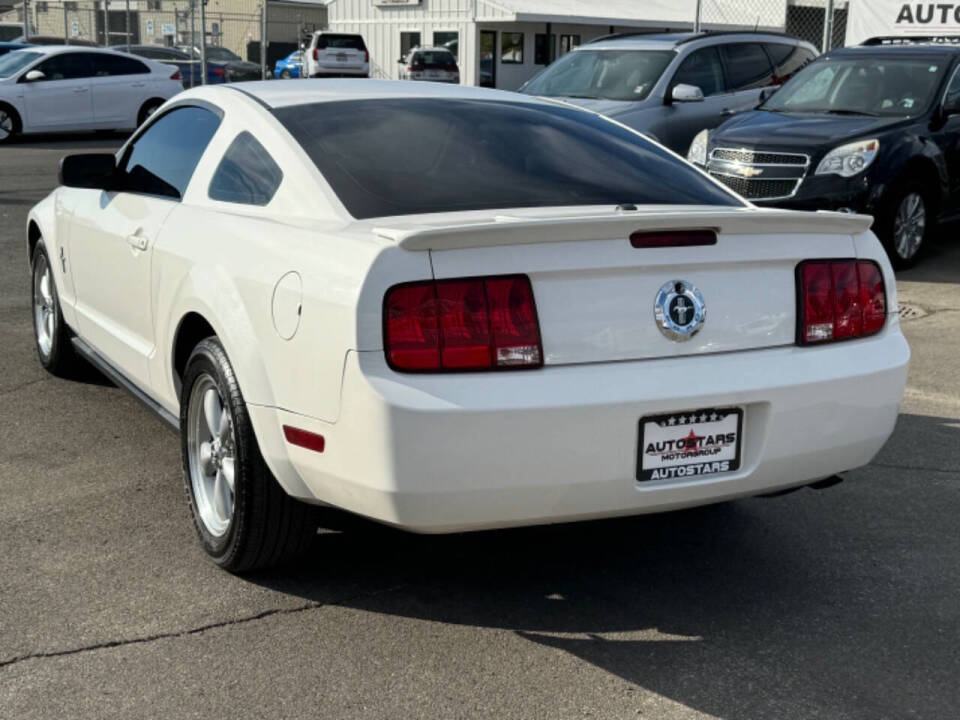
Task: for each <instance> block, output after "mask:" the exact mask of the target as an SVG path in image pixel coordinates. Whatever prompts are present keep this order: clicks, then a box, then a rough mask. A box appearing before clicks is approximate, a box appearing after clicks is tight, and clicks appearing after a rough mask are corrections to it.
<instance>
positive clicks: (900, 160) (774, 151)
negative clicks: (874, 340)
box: [688, 38, 960, 267]
mask: <svg viewBox="0 0 960 720" xmlns="http://www.w3.org/2000/svg"><path fill="white" fill-rule="evenodd" d="M958 62H960V45H953V44H951V43H938V42H935V40H934V39H933V38H927V39H926V41H925V42H917V41H904V40H900V39H895V38H875V39H873V40H869V41H867V42H866V43H865V44H864V45H862V46H860V47H853V48H844V49H842V50H835V51H833V52H830V53H828V54H826V55H823V56H822V57H821V58H819V59H817V60H816V61H815V62H813V63H811V64H810V65H808V66H807V67H806V68H804V69H803V70H802V71H801V72H799V73H798V74H797V75H796V76H794V77H793V78H792V79H791V80H790V81H789V82H788V83H786V84H785V85H784V86H783V87H782V88H780V89H779V90H778V91H777V92H776V93H774V94H773V95H771V96H770V97H769V98H767V99H766V100H765V102H763V103H762V104H761V105H760V106H759V107H758V108H757V109H756V110H753V111H751V112H746V113H742V114H740V115H737V116H736V117H734V118H731V119H730V120H728V121H727V122H725V123H724V124H723V125H721V126H720V127H718V128H717V129H716V130H713V131H710V132H709V133H708V132H706V131H705V132H703V133H700V135H698V136H697V137H696V138H694V140H693V143H692V144H691V146H690V151H689V153H688V159H689V160H691V161H692V162H694V163H696V164H698V165H700V166H701V167H705V168H706V170H707V171H708V172H709V173H710V174H711V175H712V176H713V177H715V178H716V179H717V180H719V181H720V182H722V183H723V184H724V185H726V186H727V187H729V188H732V189H733V190H734V191H736V192H737V193H739V194H740V195H743V196H744V197H745V198H747V199H748V200H751V201H752V202H754V203H756V204H758V205H775V206H778V207H788V208H797V209H803V210H851V211H855V212H860V213H866V214H869V215H873V216H874V217H875V222H874V231H875V232H876V233H877V236H878V237H879V238H880V240H881V241H882V242H883V244H884V246H885V247H886V249H887V253H888V254H889V255H890V259H891V261H892V262H893V264H894V266H896V267H907V266H909V265H912V264H913V263H915V262H916V260H917V258H918V257H919V256H920V254H921V252H922V250H923V247H924V241H925V240H926V239H927V237H928V236H929V234H930V231H931V229H932V228H933V226H934V224H935V223H936V222H937V221H938V220H943V219H946V218H949V217H951V216H954V215H957V214H960V213H958V210H960V202H958V191H960V73H958V69H960V67H958Z"/></svg>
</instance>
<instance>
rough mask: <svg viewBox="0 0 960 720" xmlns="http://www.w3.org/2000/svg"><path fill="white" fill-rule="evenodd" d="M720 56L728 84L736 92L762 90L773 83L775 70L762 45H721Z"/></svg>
mask: <svg viewBox="0 0 960 720" xmlns="http://www.w3.org/2000/svg"><path fill="white" fill-rule="evenodd" d="M720 54H721V56H722V57H723V63H724V65H725V66H726V68H727V84H728V85H729V86H730V89H731V90H733V91H734V92H737V91H739V90H752V89H754V88H762V87H766V86H768V85H771V84H772V83H773V68H772V67H770V60H769V59H767V54H766V53H765V52H764V51H763V48H762V47H760V45H757V44H755V43H732V44H730V45H721V46H720Z"/></svg>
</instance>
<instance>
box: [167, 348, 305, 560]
mask: <svg viewBox="0 0 960 720" xmlns="http://www.w3.org/2000/svg"><path fill="white" fill-rule="evenodd" d="M180 438H181V453H182V457H183V470H184V484H185V489H186V493H187V498H188V501H189V504H190V512H191V514H192V516H193V524H194V527H195V529H196V531H197V535H198V537H199V538H200V543H201V545H202V546H203V549H204V551H205V552H206V553H207V555H209V556H210V558H211V559H212V560H213V561H214V562H215V563H216V564H217V565H219V566H220V567H222V568H223V569H225V570H228V571H230V572H233V573H240V572H245V571H248V570H255V569H260V568H266V567H270V566H273V565H276V564H279V563H283V562H286V561H289V560H291V559H293V558H294V557H296V556H297V555H299V554H301V553H302V552H303V551H305V550H306V549H307V548H308V547H309V545H310V542H311V540H312V539H313V537H315V536H316V530H317V521H316V513H315V510H314V508H313V507H312V506H310V505H307V504H305V503H302V502H299V501H298V500H295V499H293V498H292V497H290V496H289V495H287V493H286V492H285V491H284V490H283V488H282V487H280V485H279V483H278V482H277V481H276V479H275V478H274V477H273V475H272V474H271V473H270V470H269V468H267V465H266V462H264V459H263V456H262V455H261V453H260V448H259V446H258V444H257V439H256V436H255V434H254V431H253V426H252V424H251V422H250V416H249V414H248V413H247V406H246V404H245V402H244V399H243V395H242V394H241V392H240V386H239V385H238V384H237V378H236V375H235V374H234V371H233V367H232V366H231V365H230V361H229V359H228V358H227V354H226V352H225V351H224V349H223V346H222V345H221V344H220V341H219V340H218V339H217V338H216V337H210V338H207V339H205V340H203V341H201V342H200V343H199V344H198V345H197V346H196V347H195V348H194V350H193V352H192V353H191V355H190V358H189V360H188V361H187V368H186V371H185V372H184V379H183V385H182V391H181V395H180ZM231 482H232V487H231Z"/></svg>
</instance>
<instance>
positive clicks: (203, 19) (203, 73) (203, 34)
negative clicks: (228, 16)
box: [200, 0, 226, 85]
mask: <svg viewBox="0 0 960 720" xmlns="http://www.w3.org/2000/svg"><path fill="white" fill-rule="evenodd" d="M224 70H226V68H224ZM200 83H201V84H202V85H206V84H207V0H200Z"/></svg>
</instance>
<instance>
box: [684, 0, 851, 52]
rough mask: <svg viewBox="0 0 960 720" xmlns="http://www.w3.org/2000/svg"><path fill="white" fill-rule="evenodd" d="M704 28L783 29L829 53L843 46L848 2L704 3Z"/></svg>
mask: <svg viewBox="0 0 960 720" xmlns="http://www.w3.org/2000/svg"><path fill="white" fill-rule="evenodd" d="M700 26H701V28H702V29H704V30H710V29H720V28H723V29H728V28H730V27H732V26H735V27H745V28H756V29H759V30H764V29H766V30H779V31H782V32H786V33H787V34H789V35H795V36H796V37H799V38H803V39H804V40H807V41H808V42H810V43H812V44H813V45H814V46H815V47H817V49H819V50H829V49H830V48H835V47H842V46H843V42H844V36H845V35H846V30H847V0H832V1H831V0H701V2H700Z"/></svg>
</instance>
